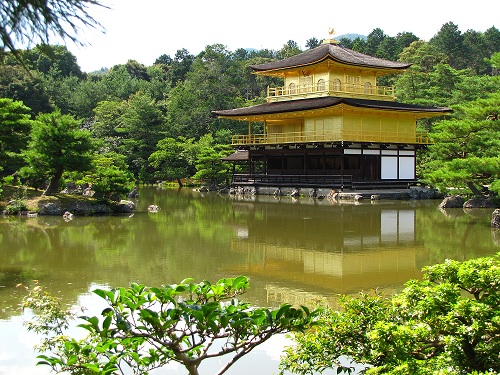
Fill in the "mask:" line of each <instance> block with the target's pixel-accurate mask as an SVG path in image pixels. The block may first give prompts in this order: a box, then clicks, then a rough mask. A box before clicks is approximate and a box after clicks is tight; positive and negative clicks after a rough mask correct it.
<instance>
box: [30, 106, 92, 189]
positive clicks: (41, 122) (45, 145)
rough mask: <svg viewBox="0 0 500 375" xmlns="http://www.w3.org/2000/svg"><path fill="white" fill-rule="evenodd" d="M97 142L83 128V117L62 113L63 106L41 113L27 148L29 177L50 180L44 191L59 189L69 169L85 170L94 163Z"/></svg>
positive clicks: (34, 124) (34, 123)
mask: <svg viewBox="0 0 500 375" xmlns="http://www.w3.org/2000/svg"><path fill="white" fill-rule="evenodd" d="M92 154H93V144H92V142H91V139H90V133H89V132H88V131H86V130H80V121H78V120H76V119H75V118H74V117H73V116H70V115H62V114H61V112H60V111H59V110H57V111H55V112H52V113H47V114H41V115H38V116H37V118H36V120H35V121H34V122H33V128H32V130H31V139H30V141H29V143H28V148H27V150H26V151H25V152H24V155H25V159H26V162H27V167H26V168H24V169H23V171H22V174H23V175H24V176H25V177H28V178H30V177H38V178H40V177H41V178H44V179H48V180H49V184H48V186H47V189H46V190H45V192H44V195H53V194H54V193H56V192H57V191H58V188H59V182H60V181H61V177H62V175H63V173H64V172H65V171H85V170H88V169H89V168H90V167H91V162H92Z"/></svg>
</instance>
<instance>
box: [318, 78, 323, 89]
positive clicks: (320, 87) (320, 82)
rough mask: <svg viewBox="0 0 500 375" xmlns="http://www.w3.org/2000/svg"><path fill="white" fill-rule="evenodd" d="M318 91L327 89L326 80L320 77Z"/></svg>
mask: <svg viewBox="0 0 500 375" xmlns="http://www.w3.org/2000/svg"><path fill="white" fill-rule="evenodd" d="M318 91H325V80H324V79H320V80H319V81H318Z"/></svg>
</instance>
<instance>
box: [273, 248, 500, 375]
mask: <svg viewBox="0 0 500 375" xmlns="http://www.w3.org/2000/svg"><path fill="white" fill-rule="evenodd" d="M423 272H424V275H423V280H411V281H408V282H407V283H406V285H405V288H404V289H403V291H402V292H401V293H399V294H397V295H395V296H393V297H390V296H383V295H381V294H379V293H377V292H375V293H372V294H367V293H361V294H360V295H359V296H357V297H344V298H343V300H342V306H341V307H342V311H334V310H331V309H326V310H324V312H323V314H322V316H321V317H320V319H319V321H318V325H317V326H316V327H315V328H314V329H313V330H309V331H307V332H305V333H299V334H296V336H295V345H294V346H291V347H290V348H288V349H287V356H286V358H284V359H283V361H282V364H281V367H282V369H286V370H290V371H292V372H294V373H297V374H304V375H305V374H312V373H313V371H317V372H320V373H321V372H323V371H324V370H325V369H327V368H335V367H337V368H338V370H337V373H339V372H340V371H342V370H344V371H347V372H350V371H352V366H351V365H341V364H340V359H341V358H342V357H347V358H350V359H351V360H352V361H355V362H356V363H358V364H361V365H364V366H366V367H365V370H364V372H365V373H366V374H412V375H414V374H436V373H439V374H470V373H475V374H480V373H482V374H489V373H498V371H500V356H499V355H498V353H500V340H498V337H499V335H500V311H499V310H498V305H499V303H500V288H499V286H500V255H497V256H495V257H493V258H477V259H472V260H468V261H464V262H458V261H451V260H450V261H446V262H445V263H442V264H437V265H434V266H429V267H426V268H424V270H423Z"/></svg>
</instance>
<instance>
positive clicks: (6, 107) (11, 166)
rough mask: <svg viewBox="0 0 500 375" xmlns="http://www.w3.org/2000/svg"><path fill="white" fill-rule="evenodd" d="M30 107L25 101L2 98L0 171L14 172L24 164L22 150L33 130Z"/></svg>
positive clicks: (0, 109)
mask: <svg viewBox="0 0 500 375" xmlns="http://www.w3.org/2000/svg"><path fill="white" fill-rule="evenodd" d="M30 117H31V116H30V109H29V108H28V107H26V106H25V105H24V104H23V102H20V101H14V100H12V99H7V98H0V171H2V169H3V173H2V174H12V173H14V172H16V171H18V170H19V168H21V167H22V165H23V157H22V151H23V150H24V149H26V147H27V145H28V139H29V133H30V131H31V123H32V121H31V119H30Z"/></svg>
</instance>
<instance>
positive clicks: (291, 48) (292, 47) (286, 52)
mask: <svg viewBox="0 0 500 375" xmlns="http://www.w3.org/2000/svg"><path fill="white" fill-rule="evenodd" d="M301 52H302V51H301V50H300V48H299V45H298V44H297V42H295V41H293V40H289V41H288V42H286V44H284V45H283V47H282V48H281V49H280V50H279V52H278V58H279V59H286V58H288V57H292V56H295V55H297V54H299V53H301Z"/></svg>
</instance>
